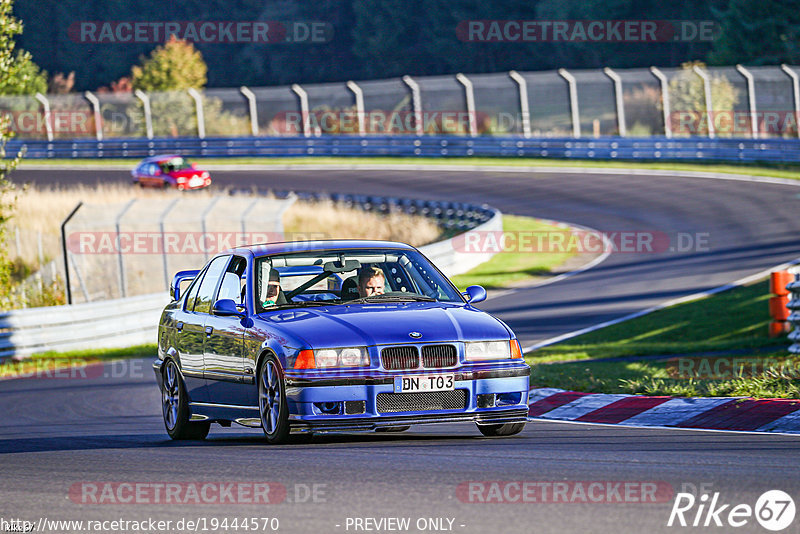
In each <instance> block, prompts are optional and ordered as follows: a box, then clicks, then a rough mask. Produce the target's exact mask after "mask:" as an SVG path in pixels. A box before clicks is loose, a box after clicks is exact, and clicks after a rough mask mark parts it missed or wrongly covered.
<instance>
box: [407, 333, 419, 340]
mask: <svg viewBox="0 0 800 534" xmlns="http://www.w3.org/2000/svg"><path fill="white" fill-rule="evenodd" d="M408 335H409V336H411V337H413V338H414V339H419V338H421V337H422V334H420V333H419V332H409V333H408Z"/></svg>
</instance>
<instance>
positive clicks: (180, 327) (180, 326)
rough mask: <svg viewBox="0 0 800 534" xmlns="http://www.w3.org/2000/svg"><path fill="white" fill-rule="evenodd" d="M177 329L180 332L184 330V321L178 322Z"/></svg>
mask: <svg viewBox="0 0 800 534" xmlns="http://www.w3.org/2000/svg"><path fill="white" fill-rule="evenodd" d="M175 329H176V330H177V331H178V332H180V331H181V330H183V321H178V324H176V325H175Z"/></svg>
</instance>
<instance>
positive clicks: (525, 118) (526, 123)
mask: <svg viewBox="0 0 800 534" xmlns="http://www.w3.org/2000/svg"><path fill="white" fill-rule="evenodd" d="M508 75H509V76H510V77H511V79H512V80H514V81H515V82H517V85H518V86H519V112H520V115H521V116H522V135H523V136H525V137H530V136H531V111H530V107H529V106H528V82H526V81H525V78H523V77H522V75H521V74H520V73H519V72H517V71H515V70H511V71H508Z"/></svg>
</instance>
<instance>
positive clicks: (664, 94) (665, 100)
mask: <svg viewBox="0 0 800 534" xmlns="http://www.w3.org/2000/svg"><path fill="white" fill-rule="evenodd" d="M650 72H652V73H653V76H655V77H656V78H658V81H659V83H660V84H661V109H662V110H663V112H664V137H666V138H667V139H670V138H672V122H671V121H670V117H669V116H670V110H669V80H668V79H667V77H666V75H664V73H663V72H661V71H660V70H659V69H658V68H657V67H650Z"/></svg>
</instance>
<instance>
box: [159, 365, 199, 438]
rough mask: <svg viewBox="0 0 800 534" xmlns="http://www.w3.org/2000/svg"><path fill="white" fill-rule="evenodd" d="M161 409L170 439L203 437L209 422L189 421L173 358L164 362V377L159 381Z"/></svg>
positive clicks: (183, 387)
mask: <svg viewBox="0 0 800 534" xmlns="http://www.w3.org/2000/svg"><path fill="white" fill-rule="evenodd" d="M161 409H162V410H161V411H162V413H163V415H164V426H165V427H166V428H167V434H169V437H171V438H172V439H205V437H206V436H207V435H208V430H209V429H210V428H211V423H206V422H203V421H190V416H189V401H188V399H187V395H186V387H185V386H184V385H183V380H181V375H180V373H179V372H178V365H177V364H176V363H175V362H174V361H173V360H167V362H166V363H165V364H164V379H163V380H162V381H161Z"/></svg>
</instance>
